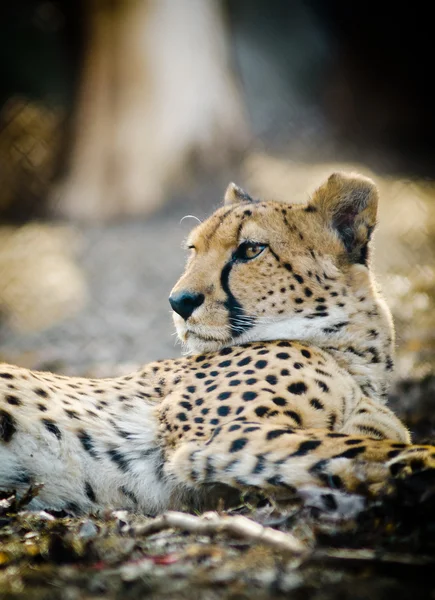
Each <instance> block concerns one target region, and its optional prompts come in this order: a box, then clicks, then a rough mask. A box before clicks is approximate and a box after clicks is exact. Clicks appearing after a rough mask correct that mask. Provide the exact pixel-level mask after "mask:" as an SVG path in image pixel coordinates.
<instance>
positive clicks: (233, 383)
mask: <svg viewBox="0 0 435 600" xmlns="http://www.w3.org/2000/svg"><path fill="white" fill-rule="evenodd" d="M241 383H242V382H241V381H240V379H233V380H232V381H230V382H229V384H228V385H230V386H231V387H235V386H237V385H240V384H241Z"/></svg>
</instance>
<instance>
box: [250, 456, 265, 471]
mask: <svg viewBox="0 0 435 600" xmlns="http://www.w3.org/2000/svg"><path fill="white" fill-rule="evenodd" d="M265 466H266V461H265V460H264V456H263V455H262V454H259V455H258V456H257V462H256V463H255V466H254V468H253V469H252V475H258V473H262V472H263V471H264V469H265Z"/></svg>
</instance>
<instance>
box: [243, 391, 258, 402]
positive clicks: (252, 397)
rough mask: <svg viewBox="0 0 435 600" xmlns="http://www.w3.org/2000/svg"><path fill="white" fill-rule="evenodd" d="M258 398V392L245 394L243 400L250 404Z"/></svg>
mask: <svg viewBox="0 0 435 600" xmlns="http://www.w3.org/2000/svg"><path fill="white" fill-rule="evenodd" d="M257 396H258V394H257V392H243V394H242V400H244V401H245V402H250V401H251V400H255V398H256V397H257Z"/></svg>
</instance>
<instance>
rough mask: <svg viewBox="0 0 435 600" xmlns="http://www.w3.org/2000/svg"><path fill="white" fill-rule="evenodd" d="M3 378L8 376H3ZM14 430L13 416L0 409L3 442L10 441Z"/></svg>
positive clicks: (0, 432) (0, 428)
mask: <svg viewBox="0 0 435 600" xmlns="http://www.w3.org/2000/svg"><path fill="white" fill-rule="evenodd" d="M5 379H9V378H8V377H5ZM16 430H17V424H16V421H15V419H14V417H13V416H12V415H10V414H9V413H8V412H7V411H6V410H0V439H1V440H2V441H3V442H10V441H11V439H12V436H13V435H14V433H15V432H16Z"/></svg>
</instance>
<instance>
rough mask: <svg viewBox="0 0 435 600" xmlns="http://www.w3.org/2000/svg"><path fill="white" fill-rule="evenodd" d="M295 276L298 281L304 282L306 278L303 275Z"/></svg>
mask: <svg viewBox="0 0 435 600" xmlns="http://www.w3.org/2000/svg"><path fill="white" fill-rule="evenodd" d="M294 277H295V279H296V281H297V282H298V283H304V278H303V277H302V276H301V275H297V274H295V276H294Z"/></svg>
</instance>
